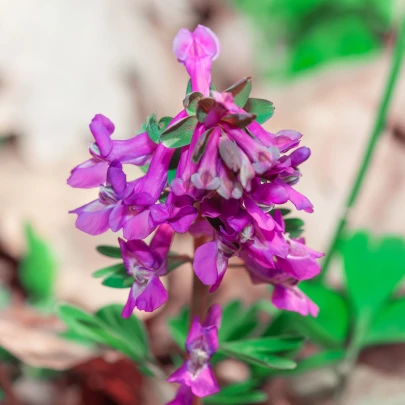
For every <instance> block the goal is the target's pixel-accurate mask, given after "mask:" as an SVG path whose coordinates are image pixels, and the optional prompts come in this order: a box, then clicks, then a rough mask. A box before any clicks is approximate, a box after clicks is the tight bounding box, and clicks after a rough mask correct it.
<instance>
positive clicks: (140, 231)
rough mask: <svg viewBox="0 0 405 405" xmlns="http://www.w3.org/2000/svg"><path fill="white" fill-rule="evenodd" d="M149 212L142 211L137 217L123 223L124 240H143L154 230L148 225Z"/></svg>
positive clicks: (134, 216) (153, 227)
mask: <svg viewBox="0 0 405 405" xmlns="http://www.w3.org/2000/svg"><path fill="white" fill-rule="evenodd" d="M149 214H150V212H149V210H144V211H142V212H141V213H139V214H138V215H133V216H131V217H130V218H129V219H128V220H127V221H126V222H125V223H124V227H123V228H124V231H123V235H124V238H126V239H145V238H146V237H148V236H149V235H150V234H151V233H152V232H153V231H154V230H155V228H156V227H155V226H151V225H150V223H149Z"/></svg>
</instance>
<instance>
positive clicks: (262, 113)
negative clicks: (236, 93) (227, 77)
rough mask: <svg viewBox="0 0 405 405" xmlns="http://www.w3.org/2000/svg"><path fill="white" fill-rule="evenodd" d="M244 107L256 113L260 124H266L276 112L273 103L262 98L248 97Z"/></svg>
mask: <svg viewBox="0 0 405 405" xmlns="http://www.w3.org/2000/svg"><path fill="white" fill-rule="evenodd" d="M243 108H244V110H245V111H247V112H249V113H252V114H255V115H256V121H257V122H258V123H259V124H264V123H265V122H266V121H267V120H268V119H270V118H271V117H272V116H273V114H274V105H273V103H272V102H271V101H268V100H263V99H261V98H248V100H247V102H246V104H245V106H244V107H243Z"/></svg>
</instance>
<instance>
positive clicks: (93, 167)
mask: <svg viewBox="0 0 405 405" xmlns="http://www.w3.org/2000/svg"><path fill="white" fill-rule="evenodd" d="M114 128H115V127H114V124H113V123H112V122H111V121H110V120H109V119H108V118H107V117H105V116H104V115H102V114H97V115H96V116H95V117H94V118H93V120H92V121H91V123H90V131H91V133H92V134H93V136H94V139H95V142H94V143H92V144H91V145H90V148H89V150H90V153H91V154H92V155H93V157H92V158H91V159H89V160H86V161H85V162H83V163H81V164H80V165H78V166H77V167H75V168H74V169H73V170H72V172H71V175H70V177H69V178H68V180H67V182H68V184H69V185H70V186H72V187H78V188H93V187H98V186H100V184H104V183H105V179H106V175H107V170H108V166H109V164H110V163H111V162H113V161H115V160H118V161H120V162H121V163H127V164H133V165H138V166H142V165H145V164H147V163H149V162H150V160H151V157H152V154H153V153H154V151H155V150H156V147H157V145H156V144H155V143H154V142H152V141H151V140H150V138H149V136H148V134H147V133H146V132H143V133H142V134H139V135H137V136H135V137H134V138H131V139H128V140H117V141H113V140H112V139H111V135H112V133H113V132H114Z"/></svg>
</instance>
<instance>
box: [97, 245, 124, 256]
mask: <svg viewBox="0 0 405 405" xmlns="http://www.w3.org/2000/svg"><path fill="white" fill-rule="evenodd" d="M96 249H97V251H98V252H99V253H101V254H102V255H104V256H108V257H114V258H116V259H121V258H122V255H121V250H120V248H119V247H116V246H107V245H100V246H97V247H96Z"/></svg>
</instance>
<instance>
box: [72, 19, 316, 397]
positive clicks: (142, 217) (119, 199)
mask: <svg viewBox="0 0 405 405" xmlns="http://www.w3.org/2000/svg"><path fill="white" fill-rule="evenodd" d="M173 51H174V54H175V55H176V57H177V59H178V60H179V62H180V63H182V64H183V65H184V66H185V68H186V69H187V72H188V74H189V75H190V85H189V89H188V92H187V95H186V98H185V99H184V102H183V104H184V109H183V110H182V111H180V112H179V113H178V114H177V115H176V116H175V117H174V118H172V119H168V118H167V117H165V118H164V119H162V120H160V121H159V122H157V121H156V119H155V117H154V116H151V117H149V119H148V121H147V123H146V126H145V129H146V131H145V132H143V133H141V134H139V135H136V136H135V137H134V138H132V139H129V140H123V141H116V140H112V139H111V135H112V133H113V131H114V125H113V124H112V122H111V121H110V120H109V119H108V118H106V117H104V116H103V115H96V116H95V117H94V119H93V121H92V122H91V124H90V130H91V132H92V134H93V136H94V139H95V142H94V143H93V144H91V146H90V153H91V155H92V158H91V159H90V160H88V161H86V162H84V163H82V164H81V165H79V166H78V167H76V168H75V169H73V171H72V174H71V176H70V178H69V179H68V183H69V184H70V185H71V186H73V187H80V188H90V187H96V186H100V185H101V186H100V192H99V195H98V198H97V199H96V200H94V201H92V202H90V203H89V204H86V205H84V206H83V207H80V208H78V209H76V210H74V211H72V212H73V213H75V214H77V220H76V226H77V228H79V229H80V230H82V231H84V232H87V233H89V234H91V235H97V234H100V233H103V232H105V231H107V230H108V229H111V230H112V231H114V232H117V231H120V230H122V232H123V236H124V238H125V239H126V240H127V241H124V240H122V239H120V241H119V243H120V247H121V251H122V255H123V258H124V263H125V267H126V269H127V272H128V274H130V275H131V276H133V278H134V283H133V286H132V288H131V293H130V296H129V299H128V302H127V305H126V306H125V309H124V311H123V316H130V314H131V312H132V310H133V309H134V308H138V309H141V310H145V311H153V310H155V309H156V308H158V307H159V306H161V305H162V304H163V303H164V302H165V301H166V299H167V293H166V291H165V289H164V287H163V285H162V284H161V282H160V280H159V277H160V276H162V275H164V274H165V272H166V262H167V254H168V250H169V246H170V242H171V239H172V236H173V233H174V232H176V233H185V232H188V231H190V232H193V233H200V234H201V233H203V234H204V235H206V236H207V238H210V239H209V241H208V242H206V243H205V244H203V245H202V246H200V247H199V248H198V249H197V250H196V252H195V257H194V263H193V267H194V271H195V273H196V275H197V276H198V277H199V279H200V280H201V281H202V282H203V283H204V284H206V285H208V286H210V291H215V290H216V289H217V288H218V286H219V285H220V283H221V280H222V279H223V277H224V274H225V272H226V269H227V265H228V261H229V259H230V258H231V257H239V258H241V259H242V260H243V261H244V262H245V264H246V268H247V271H248V272H249V275H250V276H251V279H252V280H253V282H255V283H269V284H272V285H274V292H273V297H272V301H273V304H274V305H275V306H276V307H278V308H281V309H286V310H290V311H296V312H299V313H301V314H303V315H308V314H312V315H314V316H316V314H317V311H318V309H317V306H316V305H315V304H314V303H312V302H311V301H310V300H309V299H308V298H307V297H306V296H305V295H304V294H303V293H302V292H301V291H300V290H299V289H298V287H297V284H298V283H299V281H301V280H306V279H310V278H312V277H314V276H316V275H317V274H318V273H319V272H320V267H319V265H318V263H317V259H318V258H319V257H321V256H322V254H321V253H318V252H316V251H314V250H312V249H310V248H308V247H307V246H306V245H305V242H304V240H303V239H297V238H292V237H290V236H289V233H288V231H287V230H286V227H285V223H284V220H283V216H282V213H281V211H280V205H282V204H285V203H287V202H291V203H292V204H293V205H294V206H295V207H296V209H297V210H303V211H306V212H312V210H313V208H312V204H311V203H310V201H309V200H308V199H307V198H306V197H305V196H303V195H302V194H300V193H299V192H298V191H296V190H295V189H294V186H295V184H296V183H297V182H298V181H299V179H300V176H301V173H300V170H299V166H300V165H301V163H303V162H305V161H306V160H307V159H308V157H309V156H310V150H309V149H308V148H306V147H299V143H300V139H301V134H300V133H298V132H296V131H292V130H283V131H279V132H277V133H276V134H273V133H270V132H268V131H266V130H265V129H264V128H263V127H262V126H261V124H262V123H264V122H265V121H266V120H267V119H268V118H270V117H271V116H272V114H273V111H274V107H273V105H272V103H271V102H269V101H266V100H261V99H255V98H249V94H250V90H251V78H250V77H247V78H244V79H242V80H241V81H239V82H238V83H236V84H235V85H234V86H232V87H231V88H229V89H227V90H225V91H224V92H217V91H216V90H215V88H214V86H213V84H212V81H211V67H212V62H213V61H214V60H215V59H216V58H217V56H218V54H219V51H220V45H219V42H218V40H217V38H216V36H215V34H214V33H213V32H212V31H211V30H209V29H208V28H206V27H203V26H198V27H197V28H196V29H195V31H194V32H190V31H188V30H186V29H182V30H180V31H179V33H178V34H177V36H176V37H175V40H174V44H173ZM125 164H132V165H138V166H145V165H147V172H146V173H145V175H144V176H143V177H141V178H138V179H136V180H134V181H127V178H126V175H125V172H124V171H123V165H125ZM155 230H157V231H156V234H155V236H154V238H153V239H152V242H151V244H150V245H149V246H147V245H146V244H145V243H144V242H142V241H141V240H142V239H144V238H146V237H147V236H149V235H150V234H152V233H153V232H154V231H155ZM200 328H201V327H200ZM207 333H208V332H207ZM190 345H191V343H190ZM190 347H191V346H190ZM190 347H188V350H189V352H190V356H193V354H192V353H194V352H193V349H190ZM204 350H205V349H204ZM204 353H210V352H204ZM207 356H208V357H209V355H208V354H207ZM203 357H204V356H203ZM200 361H202V360H201V359H200V358H199V359H198V361H197V363H198V362H200ZM193 364H194V363H193ZM198 364H199V363H198ZM204 364H205V363H204ZM193 367H194V366H193ZM207 372H208V371H207ZM185 381H186V380H184V383H185V384H186V385H189V384H188V383H187V382H185ZM187 381H188V380H187ZM194 389H197V388H195V387H194Z"/></svg>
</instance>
